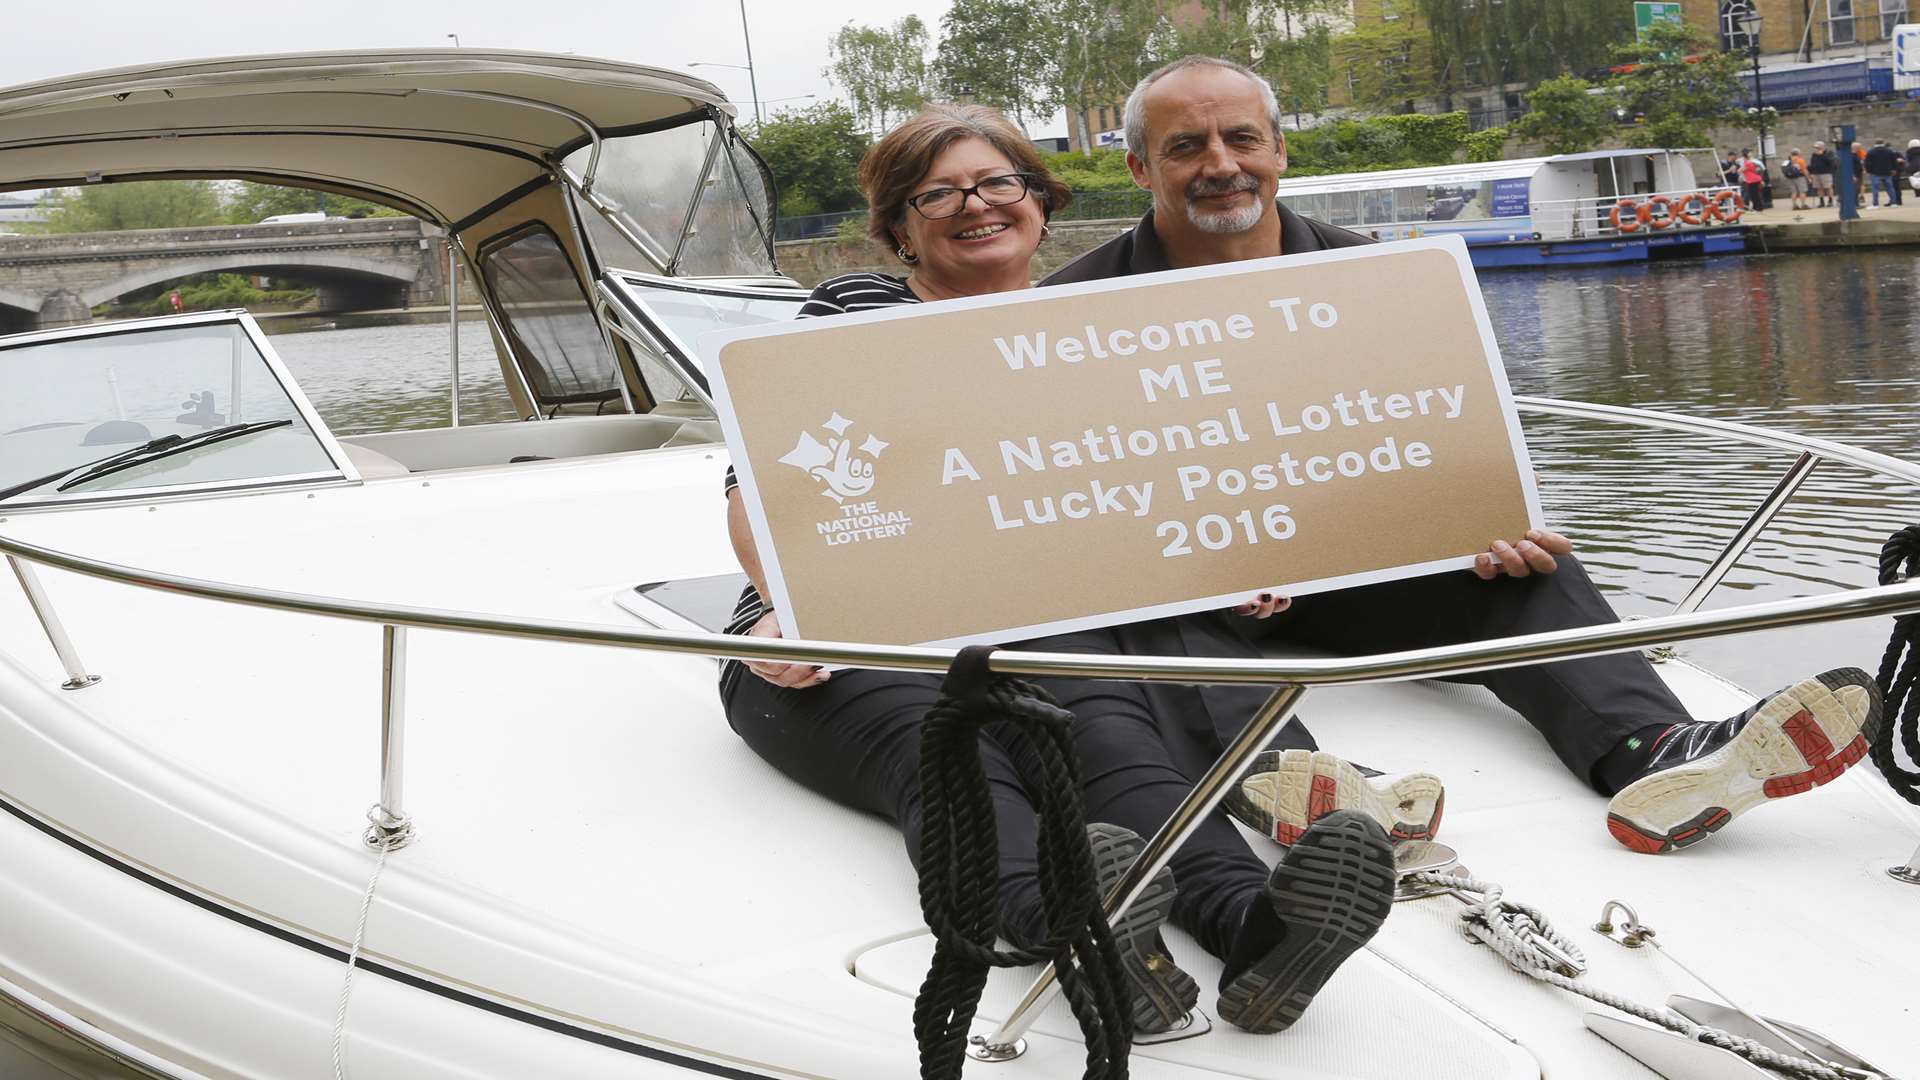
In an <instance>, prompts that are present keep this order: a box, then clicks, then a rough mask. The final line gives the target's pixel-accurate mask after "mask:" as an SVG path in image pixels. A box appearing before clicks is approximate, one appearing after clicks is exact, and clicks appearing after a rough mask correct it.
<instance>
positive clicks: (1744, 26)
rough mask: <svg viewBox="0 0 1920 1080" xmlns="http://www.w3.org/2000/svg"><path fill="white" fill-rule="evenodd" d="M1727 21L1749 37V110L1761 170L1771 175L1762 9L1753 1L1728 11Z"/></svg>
mask: <svg viewBox="0 0 1920 1080" xmlns="http://www.w3.org/2000/svg"><path fill="white" fill-rule="evenodd" d="M1727 22H1728V24H1729V25H1731V26H1733V27H1734V28H1736V29H1738V30H1739V32H1740V34H1741V35H1742V36H1744V37H1745V38H1746V39H1747V55H1748V56H1750V57H1752V58H1753V108H1751V109H1749V110H1747V111H1748V112H1751V113H1752V114H1753V122H1754V126H1755V127H1756V128H1758V129H1759V134H1760V144H1759V146H1758V147H1757V149H1758V150H1759V151H1760V170H1761V171H1762V172H1764V173H1767V175H1769V176H1771V175H1772V173H1771V172H1769V171H1768V170H1767V100H1766V98H1765V96H1763V94H1762V93H1761V90H1760V23H1761V16H1760V9H1759V8H1757V7H1755V6H1754V5H1753V4H1751V3H1748V4H1746V5H1745V6H1744V7H1736V8H1733V9H1731V10H1729V11H1728V12H1727Z"/></svg>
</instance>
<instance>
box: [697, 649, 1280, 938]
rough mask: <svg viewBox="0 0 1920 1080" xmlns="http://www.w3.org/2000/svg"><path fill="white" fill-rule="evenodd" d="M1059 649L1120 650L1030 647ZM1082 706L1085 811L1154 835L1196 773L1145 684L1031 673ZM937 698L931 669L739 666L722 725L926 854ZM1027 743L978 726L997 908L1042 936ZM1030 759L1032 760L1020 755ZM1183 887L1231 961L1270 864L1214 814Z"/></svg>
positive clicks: (1189, 906) (1195, 914)
mask: <svg viewBox="0 0 1920 1080" xmlns="http://www.w3.org/2000/svg"><path fill="white" fill-rule="evenodd" d="M1021 647H1023V648H1033V649H1038V650H1046V651H1058V652H1088V653H1113V652H1116V651H1119V650H1120V649H1121V648H1122V644H1121V642H1120V641H1119V640H1118V639H1117V638H1116V636H1115V635H1114V634H1113V633H1112V632H1110V631H1094V632H1088V633H1079V634H1071V635H1062V636H1060V637H1054V638H1047V639H1043V640H1039V641H1034V642H1028V643H1024V644H1023V645H1022V646H1021ZM1036 681H1038V682H1040V683H1041V684H1042V685H1043V686H1045V687H1046V689H1047V690H1048V691H1049V692H1050V693H1052V694H1053V695H1054V697H1055V698H1056V699H1057V700H1058V701H1059V702H1060V704H1061V706H1062V707H1063V708H1066V709H1069V710H1071V711H1072V712H1073V714H1074V731H1073V735H1074V745H1075V748H1076V750H1077V751H1078V757H1079V763H1080V770H1081V779H1082V783H1083V785H1084V793H1085V798H1086V808H1087V820H1088V821H1089V822H1095V821H1099V822H1107V823H1110V824H1114V825H1121V826H1124V827H1126V828H1129V829H1132V830H1133V831H1134V832H1137V833H1139V834H1140V835H1141V836H1143V837H1144V836H1151V835H1153V833H1154V831H1155V830H1157V829H1158V828H1159V827H1160V826H1161V825H1162V824H1164V823H1165V822H1166V820H1167V818H1168V817H1169V816H1170V815H1171V814H1172V812H1173V810H1174V808H1175V807H1176V806H1178V805H1179V803H1180V801H1181V799H1182V798H1184V797H1185V796H1186V794H1187V792H1188V790H1189V789H1191V788H1192V786H1193V781H1192V779H1191V778H1190V777H1189V776H1188V775H1187V773H1186V772H1185V771H1183V770H1182V769H1181V768H1180V767H1179V766H1178V765H1176V764H1175V762H1174V755H1173V754H1172V753H1171V752H1170V751H1169V749H1168V746H1167V741H1166V739H1165V737H1164V736H1163V735H1162V727H1161V723H1160V718H1158V717H1156V715H1155V713H1154V708H1153V705H1152V703H1151V702H1150V700H1149V698H1148V696H1147V694H1146V693H1145V692H1144V691H1143V690H1142V689H1141V687H1139V686H1138V685H1135V684H1132V683H1124V682H1109V681H1100V680H1088V679H1043V680H1036ZM939 695H940V679H939V677H938V676H934V675H920V674H911V673H901V672H884V671H865V670H857V669H856V670H845V671H836V672H834V673H833V677H832V678H831V679H829V680H828V681H827V682H826V683H825V684H823V685H820V686H814V687H809V688H807V689H804V690H788V689H784V688H781V687H777V686H774V685H772V684H770V683H768V682H766V681H765V680H763V679H761V678H759V677H758V676H755V675H754V674H752V673H751V672H747V673H744V674H743V677H742V678H741V679H740V680H739V682H738V683H737V685H736V686H735V688H734V690H733V693H732V694H731V696H729V697H728V699H727V700H726V709H727V721H728V723H730V724H731V725H732V726H733V729H734V731H735V732H737V733H738V734H739V735H740V737H741V738H742V739H744V740H745V741H746V743H747V745H748V746H750V747H752V749H753V751H754V752H755V753H757V754H759V755H760V756H761V757H762V758H764V759H766V761H767V762H768V763H769V764H771V765H773V766H774V767H775V768H777V769H779V770H780V771H781V772H783V773H786V774H787V775H788V776H790V777H792V778H793V779H795V780H797V781H799V782H800V783H802V784H804V785H806V786H807V787H809V788H811V789H812V790H814V791H815V792H818V793H819V794H821V795H824V796H826V797H827V798H830V799H832V800H834V801H835V802H838V803H841V804H842V805H845V806H849V807H852V808H854V809H856V810H865V811H868V812H870V813H875V814H879V815H881V816H882V817H885V818H887V819H889V820H891V821H892V822H893V823H894V824H895V825H897V826H898V827H899V828H900V831H901V832H902V833H903V834H904V835H905V837H906V841H907V855H908V857H909V858H911V859H912V860H913V862H914V865H915V866H916V867H918V866H919V864H920V829H921V799H920V784H919V765H920V722H921V720H922V719H923V718H924V717H925V716H926V714H927V710H928V709H929V708H931V707H932V706H933V704H934V702H935V701H936V700H938V698H939ZM1030 755H1031V750H1030V749H1029V748H1028V747H1027V745H1026V743H1025V740H1023V739H1013V738H1008V739H1006V740H1004V741H1002V740H999V739H995V738H992V737H991V736H983V737H982V740H981V758H982V760H983V762H984V764H985V767H986V772H987V782H988V785H989V788H990V790H991V793H992V797H993V804H994V820H995V826H996V829H997V831H998V834H999V844H1000V897H999V900H1000V916H1001V921H1002V925H1003V926H1004V927H1005V928H1006V936H1007V937H1008V938H1009V939H1010V940H1014V941H1022V940H1028V941H1030V940H1035V939H1037V938H1039V937H1041V936H1043V935H1044V932H1045V929H1046V927H1045V917H1044V915H1043V914H1042V911H1041V907H1040V885H1039V862H1038V857H1037V855H1036V852H1035V842H1036V838H1037V832H1036V829H1035V822H1034V811H1033V803H1032V801H1031V800H1030V799H1029V798H1028V797H1027V789H1026V787H1025V785H1024V784H1023V782H1022V779H1021V778H1022V776H1023V775H1035V771H1034V770H1033V768H1032V765H1033V763H1032V761H1031V760H1030ZM1023 759H1028V760H1023ZM1173 872H1174V880H1175V883H1176V884H1177V886H1178V888H1179V895H1178V898H1177V899H1176V901H1175V903H1174V908H1173V921H1174V923H1175V925H1177V926H1180V927H1181V928H1183V929H1185V930H1187V931H1188V932H1189V933H1191V934H1193V935H1194V937H1195V938H1197V939H1198V940H1199V942H1200V944H1201V946H1202V947H1203V948H1205V949H1206V950H1207V951H1209V952H1211V953H1213V954H1214V955H1215V956H1219V957H1221V958H1223V959H1224V958H1225V956H1226V953H1227V950H1228V949H1229V948H1230V947H1231V946H1232V943H1233V935H1234V933H1235V932H1236V931H1237V930H1238V929H1239V926H1240V921H1241V919H1242V918H1243V917H1244V915H1245V912H1246V909H1247V906H1248V905H1249V904H1251V903H1253V902H1254V901H1255V900H1256V899H1258V898H1259V896H1260V893H1261V890H1262V888H1263V887H1264V886H1265V884H1266V879H1267V868H1266V864H1264V863H1262V862H1261V861H1260V859H1259V858H1258V857H1256V856H1255V855H1254V854H1253V852H1252V850H1251V849H1250V848H1248V846H1247V843H1246V841H1245V839H1244V838H1243V837H1242V836H1241V834H1240V833H1239V831H1238V830H1237V829H1235V827H1234V826H1233V824H1232V822H1230V821H1229V820H1228V819H1227V818H1226V816H1225V815H1224V814H1222V813H1220V812H1218V811H1216V812H1215V813H1214V814H1212V815H1210V816H1209V817H1208V819H1207V820H1206V821H1205V822H1204V823H1203V824H1202V825H1201V827H1200V829H1199V831H1198V832H1197V833H1196V834H1195V835H1194V836H1193V837H1192V838H1191V839H1189V840H1188V841H1187V843H1186V844H1185V845H1183V846H1182V847H1181V849H1180V851H1179V852H1178V853H1177V854H1176V855H1175V856H1174V859H1173Z"/></svg>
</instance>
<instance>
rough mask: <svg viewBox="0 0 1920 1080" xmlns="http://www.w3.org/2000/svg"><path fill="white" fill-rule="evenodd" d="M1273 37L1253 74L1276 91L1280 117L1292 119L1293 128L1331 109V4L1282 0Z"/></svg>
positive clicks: (1277, 7) (1327, 1)
mask: <svg viewBox="0 0 1920 1080" xmlns="http://www.w3.org/2000/svg"><path fill="white" fill-rule="evenodd" d="M1272 10H1273V15H1274V21H1273V23H1272V24H1271V25H1272V26H1273V28H1274V33H1273V34H1272V35H1271V36H1270V37H1268V38H1267V40H1266V41H1265V42H1264V43H1263V46H1262V48H1261V52H1260V57H1259V59H1258V60H1257V61H1256V62H1255V63H1254V70H1255V71H1258V72H1259V73H1260V74H1261V75H1262V76H1264V77H1265V78H1266V80H1267V82H1268V83H1270V84H1272V86H1273V93H1274V96H1275V97H1277V98H1278V99H1279V101H1280V111H1281V112H1285V113H1291V114H1292V116H1293V126H1294V127H1299V126H1301V114H1302V113H1312V114H1318V113H1322V112H1325V111H1326V108H1327V86H1328V84H1330V83H1332V82H1333V32H1332V29H1331V28H1330V27H1329V25H1328V23H1327V21H1326V19H1325V16H1327V15H1329V14H1332V11H1333V4H1332V3H1331V0H1279V2H1278V3H1276V4H1274V6H1273V9H1272Z"/></svg>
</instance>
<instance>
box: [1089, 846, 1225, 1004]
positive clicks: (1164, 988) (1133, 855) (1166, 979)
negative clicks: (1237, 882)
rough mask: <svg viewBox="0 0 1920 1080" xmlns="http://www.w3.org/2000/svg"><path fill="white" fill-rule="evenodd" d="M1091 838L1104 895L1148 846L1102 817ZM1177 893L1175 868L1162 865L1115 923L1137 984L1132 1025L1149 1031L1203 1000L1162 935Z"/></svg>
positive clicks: (1129, 976) (1115, 936)
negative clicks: (1176, 961) (1105, 822)
mask: <svg viewBox="0 0 1920 1080" xmlns="http://www.w3.org/2000/svg"><path fill="white" fill-rule="evenodd" d="M1087 841H1088V843H1090V844H1092V845H1093V869H1094V873H1095V874H1096V875H1097V877H1098V880H1099V885H1100V895H1102V896H1105V895H1106V894H1107V893H1108V892H1109V891H1110V890H1111V889H1112V888H1113V887H1114V886H1115V885H1116V884H1118V883H1119V881H1120V879H1121V877H1123V876H1125V874H1126V872H1127V868H1128V867H1130V866H1132V865H1133V861H1134V860H1135V859H1137V858H1139V857H1140V852H1141V851H1142V850H1143V849H1145V848H1146V846H1147V843H1146V841H1144V840H1142V839H1140V836H1139V834H1138V833H1135V832H1134V831H1133V830H1131V829H1123V828H1121V827H1120V826H1118V825H1106V824H1102V823H1098V822H1096V823H1094V824H1092V825H1088V826H1087ZM1175 893H1176V890H1175V888H1174V885H1173V871H1172V870H1171V869H1168V868H1162V869H1161V871H1160V872H1159V873H1158V874H1155V875H1154V876H1153V880H1152V881H1150V882H1148V883H1147V888H1146V891H1144V892H1142V893H1141V894H1140V897H1139V899H1137V900H1135V901H1134V904H1133V906H1132V907H1131V908H1129V909H1127V913H1126V914H1125V915H1123V916H1121V917H1120V920H1119V921H1118V922H1115V923H1114V924H1113V940H1114V944H1116V945H1117V946H1119V949H1120V962H1121V964H1122V966H1124V967H1125V968H1126V969H1127V981H1128V982H1129V983H1130V984H1131V985H1132V991H1133V992H1132V995H1131V997H1130V998H1129V1004H1130V1006H1131V1008H1132V1012H1133V1029H1134V1030H1135V1031H1139V1032H1144V1033H1147V1034H1154V1033H1157V1032H1162V1031H1171V1030H1173V1029H1174V1028H1177V1027H1179V1026H1180V1025H1181V1024H1184V1023H1185V1022H1186V1019H1187V1014H1188V1013H1190V1012H1191V1011H1192V1010H1193V1007H1194V1006H1195V1005H1196V1004H1198V1003H1199V1001H1200V984H1198V983H1196V982H1194V981H1193V976H1191V975H1189V974H1187V973H1186V972H1184V971H1182V970H1180V966H1179V965H1178V964H1175V963H1174V962H1173V955H1172V954H1171V953H1169V952H1168V951H1167V943H1166V942H1165V941H1163V940H1161V938H1160V926H1161V924H1163V923H1165V922H1166V921H1167V915H1168V913H1170V912H1171V911H1172V910H1173V898H1174V895H1175Z"/></svg>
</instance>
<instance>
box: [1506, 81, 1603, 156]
mask: <svg viewBox="0 0 1920 1080" xmlns="http://www.w3.org/2000/svg"><path fill="white" fill-rule="evenodd" d="M1592 89H1593V84H1592V83H1590V82H1588V81H1587V80H1585V79H1581V78H1576V77H1574V76H1572V75H1561V76H1559V77H1557V78H1552V79H1548V80H1547V81H1545V82H1543V83H1541V84H1540V85H1539V86H1538V87H1536V88H1535V89H1534V91H1533V92H1532V93H1531V94H1528V95H1527V115H1525V116H1523V117H1521V118H1520V119H1519V120H1518V121H1517V122H1515V124H1514V125H1513V130H1514V133H1515V134H1517V135H1520V136H1521V137H1523V138H1528V139H1542V140H1545V142H1546V145H1547V153H1549V154H1581V153H1585V152H1586V151H1588V150H1591V149H1593V148H1594V147H1596V146H1598V145H1600V142H1601V140H1603V139H1605V138H1606V137H1607V136H1608V135H1611V134H1612V133H1613V103H1612V100H1611V96H1610V95H1606V94H1594V93H1590V92H1589V91H1591V90H1592Z"/></svg>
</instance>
